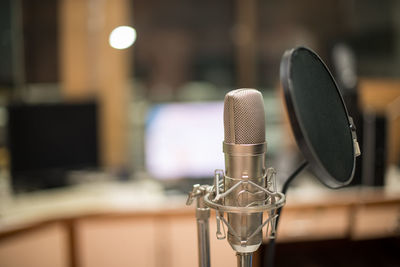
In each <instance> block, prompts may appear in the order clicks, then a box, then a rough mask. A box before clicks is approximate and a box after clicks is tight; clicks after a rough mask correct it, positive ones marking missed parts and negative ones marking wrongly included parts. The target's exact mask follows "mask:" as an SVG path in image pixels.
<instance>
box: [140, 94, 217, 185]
mask: <svg viewBox="0 0 400 267" xmlns="http://www.w3.org/2000/svg"><path fill="white" fill-rule="evenodd" d="M223 125H224V124H223V102H202V103H168V104H159V105H155V106H153V108H152V109H151V110H150V112H149V114H148V117H147V123H146V133H145V162H146V168H147V171H148V173H149V174H150V175H151V176H153V177H154V178H156V179H159V180H163V181H167V180H177V179H182V178H184V179H192V180H193V179H196V178H212V176H213V173H214V170H215V169H223V168H224V155H223V153H222V142H223V140H224V129H223Z"/></svg>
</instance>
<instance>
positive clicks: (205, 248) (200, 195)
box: [186, 184, 251, 267]
mask: <svg viewBox="0 0 400 267" xmlns="http://www.w3.org/2000/svg"><path fill="white" fill-rule="evenodd" d="M205 193H206V187H204V186H200V185H197V184H196V185H194V186H193V191H192V192H190V193H189V198H188V200H187V202H186V204H187V205H190V204H191V203H192V202H193V199H194V198H196V222H197V247H198V249H199V267H210V233H209V232H210V231H209V227H208V225H209V223H208V221H209V218H210V208H209V207H207V206H206V205H205V203H204V195H205ZM250 266H251V265H250Z"/></svg>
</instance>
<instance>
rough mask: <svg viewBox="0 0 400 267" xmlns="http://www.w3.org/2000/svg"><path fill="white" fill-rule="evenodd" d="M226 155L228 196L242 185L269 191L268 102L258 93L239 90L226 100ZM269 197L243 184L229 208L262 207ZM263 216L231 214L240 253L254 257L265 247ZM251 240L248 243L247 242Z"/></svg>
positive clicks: (233, 238) (229, 201)
mask: <svg viewBox="0 0 400 267" xmlns="http://www.w3.org/2000/svg"><path fill="white" fill-rule="evenodd" d="M224 132H225V140H224V143H223V151H224V154H225V177H224V185H225V188H224V190H225V192H226V191H227V190H229V189H231V188H232V187H234V186H235V185H236V184H237V183H239V182H240V181H244V182H245V181H251V182H253V183H255V184H257V185H259V186H261V187H265V172H266V167H265V153H266V142H265V116H264V102H263V98H262V95H261V93H260V92H258V91H257V90H255V89H237V90H233V91H231V92H229V93H228V94H227V95H226V96H225V102H224ZM264 200H265V193H264V192H263V191H261V190H259V189H258V188H256V187H255V186H254V185H251V184H248V183H242V184H241V185H239V186H238V187H236V188H234V189H233V191H232V192H231V193H230V194H229V196H227V197H226V198H225V203H224V204H225V205H228V206H237V207H251V206H256V205H259V204H262V202H263V201H264ZM262 220H263V213H262V212H260V213H252V214H246V213H229V214H228V222H229V224H230V225H231V226H232V229H228V242H229V244H230V245H231V246H232V248H233V249H234V250H235V251H237V252H239V253H251V252H254V251H256V250H257V249H258V247H259V246H260V245H261V243H262V231H259V232H258V233H256V234H254V235H253V233H254V232H255V231H256V230H257V228H259V227H260V225H261V224H262ZM244 240H247V242H246V243H244V242H243V241H244Z"/></svg>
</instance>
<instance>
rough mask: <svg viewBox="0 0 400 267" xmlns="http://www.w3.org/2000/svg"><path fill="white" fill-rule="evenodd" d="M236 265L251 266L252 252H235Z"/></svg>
mask: <svg viewBox="0 0 400 267" xmlns="http://www.w3.org/2000/svg"><path fill="white" fill-rule="evenodd" d="M236 257H237V267H251V266H252V258H253V253H236Z"/></svg>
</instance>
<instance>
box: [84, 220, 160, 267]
mask: <svg viewBox="0 0 400 267" xmlns="http://www.w3.org/2000/svg"><path fill="white" fill-rule="evenodd" d="M76 231H77V232H76V233H77V248H78V249H77V251H78V252H79V254H78V263H79V266H81V267H102V266H104V267H109V266H113V267H128V266H129V267H132V266H141V267H153V266H156V264H155V258H156V253H155V252H156V249H155V245H156V242H157V241H156V236H155V222H154V219H152V218H93V219H81V220H79V221H78V222H77V223H76Z"/></svg>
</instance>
